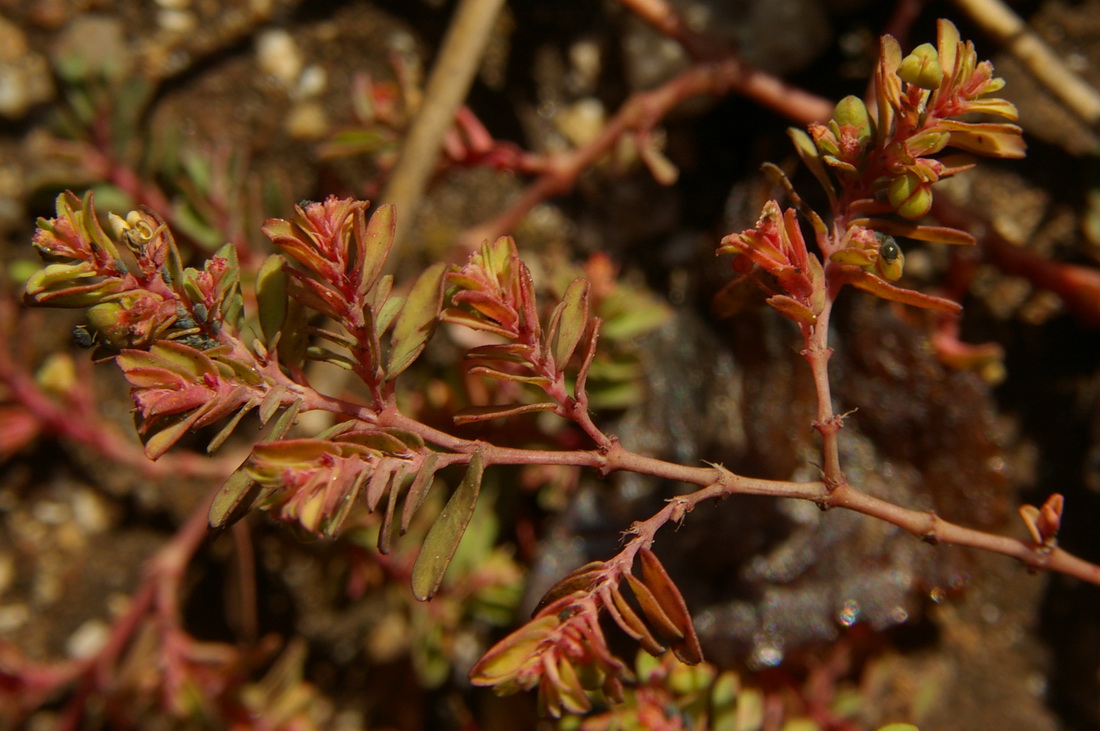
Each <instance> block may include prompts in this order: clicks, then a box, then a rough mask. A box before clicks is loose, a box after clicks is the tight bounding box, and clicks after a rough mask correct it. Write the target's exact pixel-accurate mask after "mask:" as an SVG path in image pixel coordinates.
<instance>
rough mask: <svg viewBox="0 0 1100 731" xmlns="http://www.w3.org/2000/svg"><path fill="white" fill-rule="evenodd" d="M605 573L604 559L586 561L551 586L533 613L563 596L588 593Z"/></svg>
mask: <svg viewBox="0 0 1100 731" xmlns="http://www.w3.org/2000/svg"><path fill="white" fill-rule="evenodd" d="M603 574H604V562H603V561H590V562H589V563H586V564H585V565H584V566H581V567H580V568H579V569H576V570H575V571H573V572H571V573H570V574H569V575H568V576H566V577H565V578H563V579H562V580H561V581H559V582H558V583H556V584H554V585H553V586H552V587H550V589H549V590H548V591H547V592H546V593H545V594H543V596H542V598H541V599H539V603H538V604H537V605H536V606H535V610H534V611H533V612H532V615H536V614H538V613H539V612H541V611H542V610H543V609H544V608H545V607H546V606H547V605H549V604H553V603H554V602H556V601H557V600H558V599H561V598H562V597H563V596H567V595H569V594H574V593H577V592H582V593H587V592H588V590H589V589H591V588H592V584H593V583H594V582H595V581H597V580H598V579H599V578H600V577H601V576H603Z"/></svg>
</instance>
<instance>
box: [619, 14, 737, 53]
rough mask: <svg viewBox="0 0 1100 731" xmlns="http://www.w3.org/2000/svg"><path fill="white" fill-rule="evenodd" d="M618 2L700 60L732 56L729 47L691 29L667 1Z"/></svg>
mask: <svg viewBox="0 0 1100 731" xmlns="http://www.w3.org/2000/svg"><path fill="white" fill-rule="evenodd" d="M619 3H620V4H621V5H622V6H623V7H625V8H627V9H629V10H630V11H631V12H632V13H634V14H635V15H637V16H638V17H639V18H641V19H642V20H644V21H645V22H646V23H648V24H649V25H650V26H652V27H653V28H654V29H655V30H656V31H658V32H659V33H661V34H663V35H666V36H668V37H669V38H672V39H673V40H675V41H676V42H677V43H679V44H680V45H681V46H683V47H684V50H685V51H687V52H688V54H690V55H691V57H692V58H694V59H695V60H697V61H701V60H713V59H715V58H719V57H721V56H726V55H731V54H732V50H731V49H730V47H729V46H728V45H727V44H725V43H723V42H721V41H719V40H718V39H716V38H714V37H712V36H708V35H704V34H702V33H699V32H697V31H695V30H694V29H692V28H691V27H690V26H689V25H688V24H687V23H686V22H685V21H684V18H683V16H681V15H680V14H679V13H677V12H676V10H675V8H673V7H672V6H671V5H669V4H668V3H667V2H665V0H619Z"/></svg>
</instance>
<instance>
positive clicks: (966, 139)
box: [718, 20, 1025, 327]
mask: <svg viewBox="0 0 1100 731" xmlns="http://www.w3.org/2000/svg"><path fill="white" fill-rule="evenodd" d="M1003 86H1004V81H1003V80H1001V79H997V78H994V77H993V67H992V65H991V64H990V63H989V62H988V61H983V62H981V63H979V62H978V61H977V55H976V53H975V51H974V45H973V44H972V43H970V42H969V41H966V42H963V41H961V40H960V39H959V34H958V31H957V30H956V28H955V26H954V25H953V24H952V23H950V22H949V21H946V20H941V21H939V25H938V41H937V45H936V46H932V45H931V44H928V43H926V44H924V45H922V46H919V47H917V48H916V49H914V50H913V51H912V53H910V54H909V55H908V56H905V57H904V58H903V57H902V54H901V49H900V47H899V46H898V43H897V41H896V40H894V39H893V38H892V37H890V36H885V37H883V39H882V47H881V53H880V56H879V63H878V67H877V70H876V73H875V99H874V102H873V103H871V104H867V103H864V101H863V100H861V99H859V98H857V97H854V96H849V97H846V98H844V99H842V100H841V101H840V102H839V103H838V104H837V105H836V108H835V110H834V113H833V118H832V119H831V120H829V122H828V123H827V124H820V123H815V124H812V125H810V128H809V132H808V133H807V132H804V131H802V130H798V129H792V130H790V135H791V139H792V140H793V142H794V145H795V149H796V150H797V151H798V154H799V156H800V157H801V158H802V160H803V162H805V163H806V166H807V167H808V168H809V169H810V171H811V172H813V174H814V176H815V177H816V178H817V180H818V182H820V183H821V185H822V187H824V189H825V192H826V194H827V195H828V199H829V203H830V207H831V218H832V223H831V224H826V222H825V221H824V220H822V217H821V216H820V215H818V214H817V213H815V212H814V211H812V210H809V209H808V208H806V207H805V206H804V205H803V204H802V202H801V200H800V199H799V198H798V196H797V195H795V194H794V191H793V190H791V189H790V184H789V183H787V182H786V180H785V178H782V173H779V171H778V169H777V168H774V167H771V166H769V171H770V172H771V173H772V174H773V176H775V177H778V178H780V179H781V182H782V183H783V184H784V185H785V187H786V188H787V189H788V193H790V194H791V196H792V198H793V199H794V200H795V202H796V204H797V205H798V207H799V208H800V209H801V212H802V213H803V214H805V215H806V217H807V218H808V221H809V223H810V226H811V228H812V230H813V232H814V234H815V238H816V243H817V245H818V248H819V250H820V252H821V255H822V258H823V260H824V262H823V261H822V260H819V259H818V258H817V257H816V256H815V255H814V254H812V253H807V251H806V245H805V241H804V240H803V238H802V236H801V234H800V233H799V225H798V223H797V220H796V213H795V210H794V209H787V210H786V211H781V210H780V208H779V205H778V203H776V202H775V201H770V202H769V203H768V204H767V205H766V206H765V208H764V213H763V214H762V215H761V217H760V220H759V221H758V222H757V224H756V226H755V227H753V228H751V229H748V230H746V231H743V232H741V233H740V234H731V235H729V236H727V237H726V238H725V239H723V240H722V246H721V247H719V249H718V253H720V254H722V253H729V254H743V255H744V257H737V258H736V259H735V260H734V269H735V270H736V271H737V272H738V273H739V274H741V275H747V274H748V273H749V272H750V271H752V268H753V265H754V264H755V265H757V266H758V267H759V268H760V269H761V270H763V271H764V272H767V273H768V274H770V275H771V276H772V277H773V278H774V279H775V281H776V284H777V285H778V290H779V291H776V292H774V294H773V295H772V296H771V297H770V298H769V300H768V303H769V304H770V305H771V306H772V307H774V308H775V309H776V310H778V311H779V312H780V313H782V314H783V315H784V316H786V317H788V318H790V319H792V320H794V321H795V322H797V323H799V324H801V325H802V326H804V327H812V326H813V325H814V324H815V323H816V321H817V317H818V315H820V313H821V305H822V303H823V301H824V298H825V296H826V294H827V289H828V288H829V287H832V288H839V287H840V286H842V285H843V284H851V285H853V286H855V287H856V288H858V289H862V290H864V291H867V292H870V293H871V294H874V295H877V296H879V297H882V298H884V299H888V300H894V301H896V302H901V303H903V304H907V305H912V306H915V307H923V308H927V309H932V310H939V311H943V312H947V313H953V314H954V313H958V312H959V307H958V305H957V304H955V303H954V302H950V301H948V300H944V299H941V298H938V297H932V296H929V295H925V294H922V293H920V292H914V291H912V290H907V289H904V288H901V287H897V286H895V285H894V284H892V282H895V281H897V280H898V279H900V278H901V275H902V269H903V267H904V263H905V257H904V252H903V251H902V248H901V245H900V244H899V243H898V241H897V238H902V237H904V238H909V239H914V240H918V241H930V242H938V243H947V244H964V245H966V244H973V243H974V240H973V238H972V237H971V236H970V235H969V234H966V233H965V232H963V231H958V230H956V229H950V228H944V227H941V226H934V225H926V224H919V223H915V221H917V220H918V219H921V218H923V217H924V216H925V215H926V214H927V213H928V212H929V211H930V210H931V207H932V198H933V196H932V186H933V185H934V184H935V183H937V182H938V181H940V180H943V179H944V178H947V177H950V176H952V175H956V174H958V173H960V172H963V171H965V170H968V169H970V168H971V167H973V166H974V161H973V158H972V157H970V156H968V155H946V156H942V157H938V158H937V157H934V156H935V155H938V154H939V153H941V152H942V151H943V150H944V149H945V148H947V147H954V148H956V149H958V150H962V151H963V152H964V153H970V154H971V155H985V156H987V157H1004V158H1016V157H1022V156H1023V154H1024V149H1025V148H1024V143H1023V138H1022V135H1021V130H1020V128H1019V127H1017V126H1016V125H1014V124H1008V123H995V122H971V121H960V120H959V119H957V117H960V116H963V115H971V114H988V115H995V116H999V117H1002V118H1004V119H1007V120H1009V121H1010V122H1011V121H1015V120H1016V119H1017V113H1016V108H1015V106H1013V105H1012V104H1011V103H1009V102H1007V101H1005V100H1003V99H996V98H987V95H989V94H992V93H995V92H996V91H999V90H1000V89H1001V88H1002V87H1003ZM868 107H870V108H871V109H874V110H875V111H876V112H877V114H875V115H872V113H871V111H870V109H869V108H868ZM891 215H894V216H897V218H894V217H890V216H891ZM895 237H897V238H895ZM823 263H824V265H825V266H824V269H825V270H826V273H827V274H828V276H827V277H823V276H822V270H823ZM826 279H827V280H828V287H827V286H826V281H825V280H826ZM830 296H835V291H834V292H833V293H832V295H830Z"/></svg>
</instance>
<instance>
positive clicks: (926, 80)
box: [898, 43, 943, 89]
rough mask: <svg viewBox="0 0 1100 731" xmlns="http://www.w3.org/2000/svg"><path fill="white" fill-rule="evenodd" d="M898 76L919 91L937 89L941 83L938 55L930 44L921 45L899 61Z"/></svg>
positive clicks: (941, 76)
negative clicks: (918, 88)
mask: <svg viewBox="0 0 1100 731" xmlns="http://www.w3.org/2000/svg"><path fill="white" fill-rule="evenodd" d="M898 76H900V77H901V79H902V81H905V82H906V83H909V84H912V85H914V86H919V87H920V88H921V89H938V88H940V83H941V82H942V81H943V67H942V66H940V55H939V52H938V51H937V50H936V47H935V46H933V45H932V44H931V43H922V44H921V45H919V46H917V47H916V48H914V49H913V52H912V53H910V54H909V55H908V56H906V57H905V58H903V59H902V60H901V66H900V67H899V68H898Z"/></svg>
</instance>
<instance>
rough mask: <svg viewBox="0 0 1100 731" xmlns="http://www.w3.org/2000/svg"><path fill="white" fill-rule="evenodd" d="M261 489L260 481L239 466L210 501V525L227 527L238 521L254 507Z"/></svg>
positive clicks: (212, 526)
mask: <svg viewBox="0 0 1100 731" xmlns="http://www.w3.org/2000/svg"><path fill="white" fill-rule="evenodd" d="M261 490H262V488H261V487H260V485H259V483H257V482H256V481H255V480H253V479H252V478H251V477H249V475H248V473H247V472H245V470H244V469H243V467H239V468H237V470H236V471H235V472H234V473H233V474H231V475H230V476H229V479H228V480H226V481H225V484H223V485H222V486H221V488H220V489H219V490H218V494H217V495H215V496H214V500H213V501H212V502H211V503H210V513H209V515H208V520H209V521H210V527H211V528H226V527H228V526H230V525H233V524H234V523H236V522H237V521H238V520H240V519H241V518H242V517H244V515H245V513H247V512H248V510H249V508H251V507H252V504H253V503H254V502H255V501H256V498H257V497H259V495H260V491H261Z"/></svg>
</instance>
